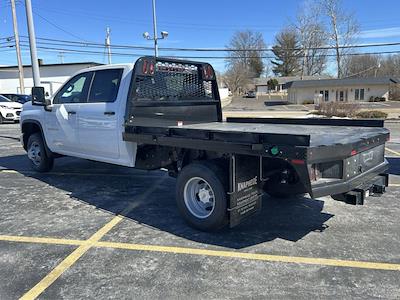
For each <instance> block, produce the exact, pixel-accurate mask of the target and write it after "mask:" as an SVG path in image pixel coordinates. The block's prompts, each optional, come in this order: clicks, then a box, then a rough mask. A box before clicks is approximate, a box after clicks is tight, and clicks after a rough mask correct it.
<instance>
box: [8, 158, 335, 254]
mask: <svg viewBox="0 0 400 300" xmlns="http://www.w3.org/2000/svg"><path fill="white" fill-rule="evenodd" d="M0 167H1V168H6V169H13V170H16V171H17V172H19V173H21V174H23V175H25V176H26V177H31V178H35V179H37V180H40V181H42V182H45V183H47V184H49V185H50V186H53V187H56V188H58V189H61V190H63V191H66V192H67V194H68V195H69V196H70V197H71V201H80V202H84V203H87V204H89V205H92V206H95V207H96V208H98V209H101V210H104V211H106V212H109V213H111V214H121V212H123V211H124V210H125V209H126V208H127V207H129V206H130V207H132V209H131V210H130V211H129V212H127V213H125V217H126V218H127V219H128V220H132V221H133V222H134V224H136V223H138V224H142V225H144V226H145V227H146V228H148V227H151V228H153V229H154V230H159V231H164V232H168V233H171V234H173V235H175V236H177V237H180V238H184V239H187V240H190V241H195V242H200V243H205V244H210V245H218V246H223V247H227V248H232V249H240V248H244V247H248V246H252V245H256V244H260V243H264V242H268V241H272V240H275V239H277V238H279V239H284V240H288V241H294V242H295V241H298V240H299V239H301V238H303V237H304V236H306V235H307V234H309V233H310V232H322V231H324V230H325V229H326V228H327V227H328V226H327V225H326V222H327V221H328V220H329V219H330V218H331V217H333V215H332V214H329V213H325V212H322V210H323V206H324V202H323V201H320V200H313V199H309V198H306V197H301V198H297V199H286V200H279V199H273V198H270V197H267V196H265V197H264V199H263V208H262V211H261V212H260V213H258V214H257V215H254V216H252V217H251V218H249V219H248V220H247V221H245V222H243V223H242V224H240V225H239V226H237V227H235V228H233V229H229V228H224V229H222V230H221V231H218V232H213V233H205V232H200V231H198V230H195V229H192V228H190V227H189V226H188V225H187V224H186V223H185V222H184V221H183V219H182V218H181V216H180V215H179V213H178V210H177V207H176V204H175V179H173V178H170V177H168V176H167V175H166V174H165V172H162V171H141V170H135V169H131V168H124V167H118V166H113V165H108V164H103V163H98V162H92V161H87V160H81V159H75V158H61V159H58V160H57V161H56V163H55V167H54V169H53V171H52V172H50V173H45V174H39V173H35V172H33V171H31V170H30V167H29V162H28V160H27V158H26V156H25V155H13V156H7V157H0ZM26 192H27V193H29V190H28V191H26ZM99 225H100V224H99ZM127 225H128V226H129V224H127ZM132 227H133V228H135V229H132V230H133V231H134V230H137V225H136V226H132ZM132 234H133V232H132ZM117 236H118V234H117Z"/></svg>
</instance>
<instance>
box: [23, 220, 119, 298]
mask: <svg viewBox="0 0 400 300" xmlns="http://www.w3.org/2000/svg"><path fill="white" fill-rule="evenodd" d="M121 220H122V217H120V216H116V217H114V218H113V219H112V220H111V221H110V222H108V223H107V224H106V225H104V226H103V227H102V228H101V229H100V230H99V231H97V232H96V233H95V234H93V235H92V236H91V237H90V238H89V239H88V240H87V241H85V243H84V244H82V245H80V246H79V247H78V248H77V249H75V250H74V251H73V252H72V253H71V254H70V255H68V256H67V257H66V258H65V259H64V260H63V261H62V262H61V263H60V264H58V265H57V266H56V267H55V268H54V269H53V270H52V271H51V272H50V273H49V274H47V275H46V276H45V277H44V278H43V279H42V280H41V281H40V282H39V283H37V284H36V285H35V286H34V287H33V288H32V289H31V290H29V291H28V292H27V293H26V294H25V295H23V296H22V297H21V299H36V297H38V296H39V295H40V294H41V293H43V291H44V290H46V289H47V288H48V287H49V286H50V285H51V284H52V283H53V282H54V281H56V280H57V278H58V277H60V276H61V274H63V273H64V272H65V271H66V270H67V269H69V268H70V267H71V266H72V265H73V264H74V263H75V262H76V261H77V260H78V259H79V258H81V257H82V255H84V254H85V253H86V252H87V251H88V250H89V249H90V248H91V247H93V245H94V244H95V243H96V242H98V241H99V240H100V239H101V238H102V237H103V236H104V235H105V234H106V233H107V232H109V231H110V230H111V229H112V228H113V227H114V226H115V225H117V224H118V223H119V222H121Z"/></svg>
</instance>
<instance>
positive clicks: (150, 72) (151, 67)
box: [149, 61, 154, 75]
mask: <svg viewBox="0 0 400 300" xmlns="http://www.w3.org/2000/svg"><path fill="white" fill-rule="evenodd" d="M149 74H151V75H153V74H154V62H153V61H151V62H150V66H149Z"/></svg>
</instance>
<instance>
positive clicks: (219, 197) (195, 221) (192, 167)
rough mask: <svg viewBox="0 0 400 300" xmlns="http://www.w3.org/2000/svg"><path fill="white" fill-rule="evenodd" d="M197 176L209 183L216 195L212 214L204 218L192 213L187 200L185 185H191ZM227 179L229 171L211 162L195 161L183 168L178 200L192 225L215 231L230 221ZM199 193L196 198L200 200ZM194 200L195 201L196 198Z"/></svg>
mask: <svg viewBox="0 0 400 300" xmlns="http://www.w3.org/2000/svg"><path fill="white" fill-rule="evenodd" d="M196 178H200V179H202V180H203V181H204V182H205V183H207V184H208V185H209V186H210V187H211V189H212V192H213V195H214V197H213V199H214V200H213V209H212V210H211V211H210V215H209V216H206V217H202V218H199V217H197V216H196V215H195V214H194V213H192V212H191V210H190V208H189V207H188V205H187V204H186V203H187V202H186V201H185V192H186V189H185V187H186V185H188V186H189V185H190V182H192V181H193V180H196ZM200 181H201V180H200ZM227 181H228V180H227V173H226V172H224V171H223V169H222V168H221V167H219V166H217V165H216V164H213V163H210V162H195V163H192V164H189V165H187V166H186V167H184V168H183V169H182V171H181V172H180V173H179V175H178V178H177V184H176V202H177V206H178V209H179V211H180V213H181V215H182V216H183V218H184V219H185V221H186V222H187V223H188V224H189V225H190V226H191V227H194V228H196V229H199V230H202V231H214V230H217V229H220V228H222V227H224V226H225V225H226V224H227V223H228V214H227V205H228V200H227V190H226V187H227ZM199 194H200V193H199ZM199 194H196V200H197V201H199V202H200V199H199ZM187 198H188V197H187ZM188 201H189V200H188ZM193 201H194V202H195V200H193ZM189 206H190V205H189Z"/></svg>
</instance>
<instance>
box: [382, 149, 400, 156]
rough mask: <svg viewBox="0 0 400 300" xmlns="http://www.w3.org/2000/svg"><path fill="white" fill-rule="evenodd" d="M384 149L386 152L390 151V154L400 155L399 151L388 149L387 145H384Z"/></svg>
mask: <svg viewBox="0 0 400 300" xmlns="http://www.w3.org/2000/svg"><path fill="white" fill-rule="evenodd" d="M385 149H386V151H388V152H390V153H392V154H396V155H397V156H400V152H397V151H394V150H392V149H389V148H388V147H386V148H385Z"/></svg>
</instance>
